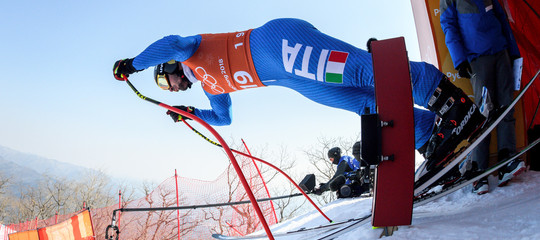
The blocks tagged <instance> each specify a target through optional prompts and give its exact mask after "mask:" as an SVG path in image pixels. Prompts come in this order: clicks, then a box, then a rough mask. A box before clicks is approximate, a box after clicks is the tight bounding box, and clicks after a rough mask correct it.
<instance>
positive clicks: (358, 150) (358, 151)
mask: <svg viewBox="0 0 540 240" xmlns="http://www.w3.org/2000/svg"><path fill="white" fill-rule="evenodd" d="M352 154H353V156H354V158H356V160H358V161H360V160H361V159H362V142H361V141H358V142H355V143H354V145H353V147H352Z"/></svg>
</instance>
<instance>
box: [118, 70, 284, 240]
mask: <svg viewBox="0 0 540 240" xmlns="http://www.w3.org/2000/svg"><path fill="white" fill-rule="evenodd" d="M125 82H126V83H127V84H128V85H129V86H130V87H131V89H132V90H133V92H135V94H137V96H139V97H140V98H141V99H143V100H146V101H148V102H151V103H153V104H156V105H158V106H160V107H163V108H166V109H168V110H170V111H173V112H175V113H178V114H180V115H183V116H186V117H189V118H191V119H193V120H194V121H196V122H198V123H199V124H201V125H203V126H204V127H205V128H206V129H208V131H210V132H211V133H212V135H214V137H216V139H217V140H218V141H219V143H221V145H222V147H223V149H224V150H225V153H226V154H227V156H228V157H229V159H230V160H231V163H232V165H233V167H234V170H235V171H236V174H237V175H238V178H240V182H241V183H242V186H243V187H244V189H245V190H246V193H247V195H248V197H249V200H250V201H251V204H252V205H253V208H255V212H256V213H257V216H258V217H259V221H260V222H261V224H262V225H263V227H264V230H265V232H266V235H267V236H268V238H269V239H272V240H273V239H274V236H273V235H272V232H271V231H270V227H269V226H268V223H267V222H266V219H265V218H264V215H263V213H262V210H261V208H260V206H259V204H258V203H257V199H256V198H255V195H253V192H252V191H251V189H250V187H249V184H248V182H247V181H246V178H245V176H244V173H242V169H241V168H240V165H238V162H237V161H236V158H235V157H234V154H233V153H232V151H231V149H230V148H229V146H228V145H227V143H226V142H225V140H223V138H222V137H221V135H219V133H217V131H216V130H215V129H214V128H213V127H211V126H210V125H209V124H208V123H206V122H205V121H203V120H202V119H200V118H199V117H197V116H195V115H193V114H191V113H188V112H186V111H182V110H180V109H178V108H175V107H171V106H169V105H167V104H164V103H162V102H159V101H156V100H154V99H151V98H148V97H146V96H144V95H142V94H141V93H140V92H139V91H138V90H137V89H136V88H135V86H133V84H131V82H130V81H129V80H128V79H127V77H126V78H125Z"/></svg>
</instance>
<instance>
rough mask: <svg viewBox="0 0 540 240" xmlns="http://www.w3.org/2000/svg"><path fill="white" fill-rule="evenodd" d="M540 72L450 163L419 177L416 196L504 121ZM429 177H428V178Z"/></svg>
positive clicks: (416, 184) (457, 162) (420, 170)
mask: <svg viewBox="0 0 540 240" xmlns="http://www.w3.org/2000/svg"><path fill="white" fill-rule="evenodd" d="M539 73H540V70H539V71H537V72H536V74H535V75H534V77H533V78H532V79H531V81H529V83H527V85H525V87H524V88H523V89H522V90H521V91H520V92H519V94H518V96H517V97H515V98H514V101H512V103H511V104H510V105H508V106H507V107H506V109H505V110H504V112H502V113H501V114H500V115H499V116H498V117H497V118H496V119H494V120H493V121H491V122H489V123H488V126H487V127H484V128H482V129H481V130H480V132H479V133H478V134H477V136H476V137H474V139H472V140H470V141H469V144H468V145H467V146H465V147H462V148H461V149H460V150H459V151H458V152H456V153H454V156H453V157H452V159H451V160H450V161H448V163H446V166H444V168H442V169H441V170H440V171H438V172H436V173H434V175H433V176H429V175H427V174H429V172H428V173H427V174H426V175H423V176H420V177H418V179H417V181H416V182H415V188H414V196H419V195H420V194H422V193H424V192H426V190H427V189H428V188H429V187H430V186H432V185H433V184H434V183H435V182H436V181H438V180H439V179H441V178H442V177H443V176H444V175H445V174H446V173H447V172H448V171H450V170H451V169H452V168H453V167H454V166H456V165H457V164H459V163H460V162H461V160H463V159H465V157H467V155H468V154H469V153H470V152H471V151H472V150H473V149H474V148H475V147H476V146H477V145H478V144H480V142H481V141H482V140H483V139H484V138H486V137H487V136H488V135H489V134H490V133H491V131H492V130H493V129H494V128H495V127H496V126H497V125H498V124H499V122H501V121H502V119H503V118H504V117H505V116H506V115H507V114H508V113H509V112H510V110H511V109H512V108H513V107H514V106H515V105H516V103H517V102H518V101H519V100H520V99H521V97H523V95H524V94H525V92H526V91H527V90H528V89H529V87H530V86H531V85H532V84H533V83H534V81H535V80H536V78H537V77H538V74H539ZM423 166H425V165H424V164H422V165H421V166H420V168H418V171H417V172H418V174H421V173H422V172H423V169H422V167H423ZM426 178H427V179H426Z"/></svg>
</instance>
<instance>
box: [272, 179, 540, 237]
mask: <svg viewBox="0 0 540 240" xmlns="http://www.w3.org/2000/svg"><path fill="white" fill-rule="evenodd" d="M496 185H497V179H496V177H493V178H490V186H493V187H491V188H490V193H488V194H485V195H482V196H478V195H476V194H472V193H471V187H470V186H468V187H466V188H464V189H461V190H459V191H457V192H455V193H452V194H450V195H449V196H446V197H443V198H441V199H438V200H436V201H434V202H431V203H428V204H425V205H423V206H419V207H416V208H414V213H413V222H412V225H411V226H402V227H399V230H398V231H397V232H395V233H394V235H393V236H391V237H386V238H385V239H540V232H539V231H538V229H540V172H534V171H529V172H526V173H523V174H522V175H520V176H518V177H517V178H515V179H514V180H513V181H512V182H510V184H509V185H508V186H506V187H503V188H498V187H496ZM371 201H372V199H371V198H368V199H347V200H336V201H334V202H332V203H330V204H328V205H326V206H324V207H322V208H321V209H322V210H323V211H324V212H325V213H326V214H327V215H328V216H329V217H330V218H331V219H332V220H334V221H339V220H346V219H350V218H354V217H361V216H364V215H366V214H367V213H369V212H370V211H371ZM326 222H327V221H326V220H325V219H324V218H323V217H322V216H320V215H318V214H317V213H316V212H315V211H313V212H311V213H308V214H306V215H304V216H300V217H296V218H294V219H292V220H289V221H287V222H283V223H280V224H277V225H275V226H273V227H272V232H273V233H279V232H286V231H289V230H294V229H298V228H300V227H311V226H318V225H321V224H325V223H326ZM381 232H382V230H381V229H372V228H371V223H368V224H365V225H363V226H359V227H358V228H357V229H356V230H354V231H351V232H349V233H346V234H344V235H342V236H340V237H339V238H337V239H340V240H349V239H378V238H379V235H380V234H381ZM299 238H302V239H304V238H305V239H315V238H314V236H302V237H298V236H296V237H288V238H279V239H299Z"/></svg>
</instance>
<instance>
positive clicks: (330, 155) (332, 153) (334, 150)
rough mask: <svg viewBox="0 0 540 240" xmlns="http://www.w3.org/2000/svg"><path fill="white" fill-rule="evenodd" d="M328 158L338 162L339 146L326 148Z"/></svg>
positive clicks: (339, 156)
mask: <svg viewBox="0 0 540 240" xmlns="http://www.w3.org/2000/svg"><path fill="white" fill-rule="evenodd" d="M328 158H334V161H332V163H333V164H338V163H339V159H340V158H341V149H340V148H339V147H333V148H331V149H330V150H328Z"/></svg>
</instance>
